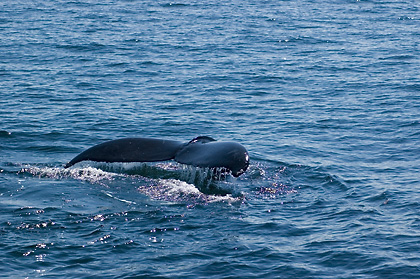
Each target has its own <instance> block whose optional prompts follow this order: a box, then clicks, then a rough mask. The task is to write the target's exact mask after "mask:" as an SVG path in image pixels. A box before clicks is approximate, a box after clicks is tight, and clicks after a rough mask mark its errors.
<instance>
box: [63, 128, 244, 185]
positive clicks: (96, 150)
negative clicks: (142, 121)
mask: <svg viewBox="0 0 420 279" xmlns="http://www.w3.org/2000/svg"><path fill="white" fill-rule="evenodd" d="M167 160H175V161H176V162H178V163H181V164H187V165H193V166H196V167H204V168H226V169H228V170H230V171H231V173H232V175H233V176H235V177H238V176H239V175H241V174H242V173H244V172H245V171H246V169H247V168H248V165H249V156H248V152H247V150H246V149H245V147H243V146H242V145H241V144H239V143H235V142H222V141H221V142H218V141H216V140H214V139H213V138H211V137H206V136H201V137H197V138H195V139H193V140H191V141H190V142H188V143H182V142H179V141H173V140H162V139H150V138H125V139H117V140H111V141H107V142H104V143H101V144H98V145H95V146H93V147H91V148H89V149H87V150H85V151H83V152H82V153H80V154H79V155H77V156H76V157H75V158H73V159H72V160H71V161H70V162H68V163H67V164H66V165H65V166H64V167H65V168H69V167H71V166H73V165H74V164H76V163H78V162H81V161H96V162H108V163H112V162H157V161H167Z"/></svg>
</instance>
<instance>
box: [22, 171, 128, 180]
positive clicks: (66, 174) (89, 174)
mask: <svg viewBox="0 0 420 279" xmlns="http://www.w3.org/2000/svg"><path fill="white" fill-rule="evenodd" d="M19 173H29V174H32V175H33V176H38V177H39V178H51V179H63V178H73V179H78V180H83V181H88V182H90V183H98V182H100V181H102V180H113V179H114V178H115V177H118V176H121V175H119V174H116V173H110V172H106V171H103V170H101V169H97V168H93V167H86V168H73V169H63V168H59V167H26V168H22V169H21V170H20V171H19Z"/></svg>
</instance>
